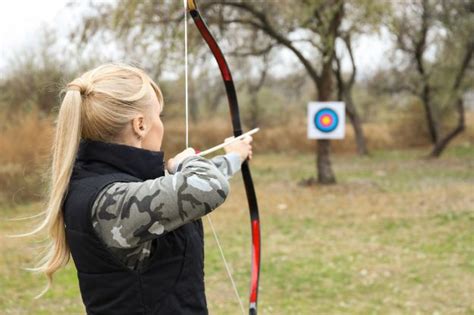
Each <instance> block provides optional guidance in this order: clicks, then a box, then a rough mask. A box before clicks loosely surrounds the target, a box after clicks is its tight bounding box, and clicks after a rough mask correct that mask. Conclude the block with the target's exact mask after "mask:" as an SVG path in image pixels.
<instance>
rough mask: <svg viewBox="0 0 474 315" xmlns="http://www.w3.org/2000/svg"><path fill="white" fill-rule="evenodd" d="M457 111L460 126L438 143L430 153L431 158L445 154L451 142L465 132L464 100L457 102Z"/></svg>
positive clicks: (460, 99)
mask: <svg viewBox="0 0 474 315" xmlns="http://www.w3.org/2000/svg"><path fill="white" fill-rule="evenodd" d="M457 110H458V114H459V118H458V124H457V126H456V127H455V128H454V129H453V130H452V131H451V132H450V133H448V134H447V135H446V137H444V138H442V139H441V140H440V141H438V142H437V143H436V144H435V146H434V147H433V150H432V151H431V153H430V155H429V156H430V157H439V156H440V155H441V153H443V151H444V149H446V147H447V146H448V144H449V142H451V140H453V139H454V138H455V137H456V136H457V135H458V134H460V133H461V132H463V131H464V128H465V122H464V121H465V120H464V119H465V118H464V104H463V100H462V98H459V99H458V101H457Z"/></svg>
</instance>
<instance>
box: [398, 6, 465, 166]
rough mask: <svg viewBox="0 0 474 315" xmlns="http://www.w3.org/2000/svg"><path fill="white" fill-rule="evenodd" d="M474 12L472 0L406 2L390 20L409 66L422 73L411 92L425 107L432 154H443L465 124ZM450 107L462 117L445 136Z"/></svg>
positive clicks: (399, 46)
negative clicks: (445, 112) (444, 117)
mask: <svg viewBox="0 0 474 315" xmlns="http://www.w3.org/2000/svg"><path fill="white" fill-rule="evenodd" d="M473 13H474V5H473V4H472V3H471V2H470V1H465V0H459V1H442V2H441V3H439V1H434V0H417V1H411V2H410V3H409V4H408V5H403V6H401V5H398V4H395V8H394V14H393V15H392V16H391V20H390V22H389V25H390V28H391V31H392V33H393V34H394V35H395V38H396V41H397V45H398V48H399V49H400V50H401V51H402V52H403V53H404V54H405V55H406V56H407V57H408V59H409V65H408V67H410V66H411V65H414V68H415V69H416V72H417V74H418V75H417V79H416V81H414V82H412V83H411V85H412V87H410V90H411V91H412V92H413V93H414V94H415V95H416V96H418V97H419V98H420V100H421V102H422V104H423V106H424V110H425V116H426V122H427V126H428V130H429V134H430V137H431V141H432V143H433V149H432V151H431V153H430V156H431V157H438V156H440V155H441V153H442V152H443V150H444V149H445V148H446V146H447V145H448V144H449V142H450V141H451V140H452V139H454V138H455V137H456V136H457V135H458V134H459V133H461V132H462V131H463V130H464V128H465V117H464V106H463V100H462V94H463V90H465V87H464V86H463V79H464V77H465V76H466V73H467V69H468V68H469V66H470V64H471V60H472V54H473V50H474V43H473V37H472V34H473V33H474V19H473V17H474V16H473ZM433 51H434V53H435V54H437V55H438V56H437V58H436V57H435V58H431V59H430V58H429V57H428V55H429V54H430V53H431V54H433ZM448 51H449V53H447V52H448ZM443 53H444V54H443ZM452 56H454V58H452ZM450 57H451V58H450ZM450 81H451V82H450ZM443 95H444V96H447V97H443ZM446 108H450V109H451V110H452V109H454V110H455V111H456V112H457V114H458V120H457V123H456V126H455V127H454V128H453V129H452V130H451V131H449V132H447V133H444V134H443V133H442V130H441V129H442V126H443V124H442V117H441V116H442V115H441V113H442V112H443V109H446Z"/></svg>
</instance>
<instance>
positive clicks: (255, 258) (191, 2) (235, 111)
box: [188, 0, 261, 315]
mask: <svg viewBox="0 0 474 315" xmlns="http://www.w3.org/2000/svg"><path fill="white" fill-rule="evenodd" d="M188 10H189V12H190V14H191V16H192V18H193V20H194V23H195V24H196V26H197V28H198V30H199V32H200V33H201V35H202V37H203V38H204V40H205V41H206V43H207V45H208V46H209V48H210V49H211V52H212V54H213V55H214V58H215V59H216V61H217V64H218V65H219V69H220V71H221V75H222V79H223V80H224V84H225V90H226V93H227V99H228V102H229V109H230V116H231V119H232V127H233V130H234V137H238V136H240V135H241V134H242V126H241V122H240V114H239V104H238V102H237V93H236V92H235V86H234V81H233V80H232V75H231V73H230V69H229V66H228V65H227V62H226V60H225V58H224V55H223V54H222V51H221V49H220V48H219V46H218V45H217V42H216V40H215V39H214V37H213V36H212V34H211V33H210V32H209V29H208V27H207V25H206V23H205V22H204V20H203V19H202V17H201V14H200V13H199V11H198V9H197V5H196V1H195V0H188ZM241 171H242V178H243V180H244V184H245V191H246V193H247V200H248V205H249V212H250V221H251V231H252V266H251V278H250V304H249V314H251V315H253V314H257V297H258V281H259V276H260V247H261V242H260V219H259V214H258V205H257V196H256V195H255V188H254V186H253V181H252V175H251V173H250V168H249V165H248V161H245V162H244V163H243V164H242V168H241Z"/></svg>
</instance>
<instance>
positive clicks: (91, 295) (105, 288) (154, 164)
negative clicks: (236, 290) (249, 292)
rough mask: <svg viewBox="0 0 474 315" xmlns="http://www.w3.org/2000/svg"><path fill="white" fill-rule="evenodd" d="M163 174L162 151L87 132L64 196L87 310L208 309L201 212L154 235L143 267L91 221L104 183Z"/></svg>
mask: <svg viewBox="0 0 474 315" xmlns="http://www.w3.org/2000/svg"><path fill="white" fill-rule="evenodd" d="M163 175H164V163H163V152H157V151H149V150H145V149H140V148H135V147H131V146H127V145H120V144H112V143H105V142H101V141H93V140H81V143H80V147H79V152H78V155H77V159H76V161H75V165H74V169H73V174H72V176H71V181H70V184H69V190H68V192H67V195H66V197H65V200H64V207H63V213H64V221H65V229H66V239H67V243H68V246H69V248H70V250H71V255H72V258H73V260H74V264H75V265H76V268H77V272H78V273H77V274H78V279H79V286H80V290H81V296H82V300H83V302H84V305H85V307H86V311H87V314H106V315H109V314H113V315H120V314H124V315H125V314H126V315H133V314H207V313H208V311H207V305H206V297H205V292H204V245H203V240H204V237H203V229H202V222H201V220H196V221H194V222H191V223H188V224H185V225H183V226H181V227H180V228H178V229H176V230H174V231H172V232H169V233H166V234H164V235H162V236H161V237H160V238H158V239H155V240H153V248H154V250H153V254H152V257H149V261H148V264H147V265H146V266H145V267H144V268H143V269H142V270H139V271H138V270H131V269H129V268H128V267H126V266H125V265H124V264H123V263H122V262H121V261H120V260H119V259H118V258H117V257H116V256H114V255H113V254H112V253H111V252H110V251H109V250H108V248H107V247H106V245H105V244H104V242H103V241H102V240H101V239H100V238H99V237H98V235H97V234H96V233H95V230H94V229H93V227H92V223H91V207H92V205H93V203H94V201H95V198H96V197H97V195H98V193H99V192H100V191H101V189H103V188H104V187H105V186H106V185H108V184H110V183H112V182H116V181H121V182H130V181H132V182H137V181H145V180H147V179H153V178H157V177H160V176H163Z"/></svg>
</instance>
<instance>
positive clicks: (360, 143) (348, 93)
mask: <svg viewBox="0 0 474 315" xmlns="http://www.w3.org/2000/svg"><path fill="white" fill-rule="evenodd" d="M342 39H343V41H344V44H345V46H346V48H347V51H348V53H349V57H350V60H351V66H352V72H351V73H350V76H349V79H348V80H344V78H343V73H342V69H341V59H342V58H341V57H340V56H338V55H337V54H336V55H335V56H334V74H335V76H336V82H337V98H338V100H341V101H344V102H345V103H346V113H347V116H349V119H350V120H351V123H352V127H353V128H354V136H355V139H356V144H357V152H358V153H359V154H360V155H368V154H369V151H368V149H367V144H366V141H365V136H364V130H363V129H362V122H361V119H360V116H359V113H358V112H357V109H356V107H355V105H354V99H353V97H352V88H353V86H354V83H355V78H356V74H357V67H356V64H355V60H354V53H353V51H352V43H351V38H350V35H349V34H347V35H346V36H344V37H343V38H342Z"/></svg>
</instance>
